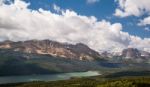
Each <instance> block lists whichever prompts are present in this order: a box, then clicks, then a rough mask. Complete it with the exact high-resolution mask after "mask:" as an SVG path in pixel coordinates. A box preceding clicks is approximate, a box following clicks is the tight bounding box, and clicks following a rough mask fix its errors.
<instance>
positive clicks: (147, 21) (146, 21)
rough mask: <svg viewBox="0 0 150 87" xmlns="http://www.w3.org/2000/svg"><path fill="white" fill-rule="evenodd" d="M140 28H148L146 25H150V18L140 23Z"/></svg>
mask: <svg viewBox="0 0 150 87" xmlns="http://www.w3.org/2000/svg"><path fill="white" fill-rule="evenodd" d="M138 25H139V26H146V25H150V16H149V17H146V18H144V19H143V20H141V21H140V23H139V24H138Z"/></svg>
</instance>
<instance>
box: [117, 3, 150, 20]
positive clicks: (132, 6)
mask: <svg viewBox="0 0 150 87" xmlns="http://www.w3.org/2000/svg"><path fill="white" fill-rule="evenodd" d="M115 1H116V2H117V3H118V8H117V9H116V11H115V14H114V15H115V16H118V17H127V16H132V15H133V16H141V15H143V14H150V0H115Z"/></svg>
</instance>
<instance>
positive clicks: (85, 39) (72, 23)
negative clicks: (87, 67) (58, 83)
mask: <svg viewBox="0 0 150 87" xmlns="http://www.w3.org/2000/svg"><path fill="white" fill-rule="evenodd" d="M29 5H30V4H29V3H25V2H24V1H21V0H15V1H14V3H12V4H11V5H6V4H3V5H1V6H0V41H4V40H13V41H25V40H31V39H38V40H43V39H50V40H55V41H59V42H67V43H72V44H75V43H79V42H81V43H84V44H86V45H88V46H89V47H91V48H93V49H95V50H97V51H101V50H107V51H108V50H109V51H118V50H121V49H123V48H126V47H128V46H129V45H132V46H133V47H138V48H140V49H143V50H144V49H146V50H149V49H150V48H149V38H147V39H141V38H140V37H135V36H132V35H129V34H128V33H127V32H123V31H122V29H123V27H122V24H120V23H113V24H112V23H110V22H109V21H106V20H101V21H98V20H97V18H96V17H94V16H89V17H88V16H84V15H79V14H78V13H76V12H75V11H71V10H68V9H66V10H62V11H61V13H60V14H57V13H52V12H51V11H47V10H43V9H41V8H40V9H39V10H31V9H28V8H27V7H28V6H29ZM56 7H57V6H56ZM59 9H60V8H59ZM59 9H56V8H55V10H59Z"/></svg>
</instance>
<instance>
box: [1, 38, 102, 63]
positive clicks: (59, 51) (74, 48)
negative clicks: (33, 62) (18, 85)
mask: <svg viewBox="0 0 150 87" xmlns="http://www.w3.org/2000/svg"><path fill="white" fill-rule="evenodd" d="M0 49H10V50H12V51H17V52H24V53H35V54H46V55H51V56H54V57H62V58H69V59H77V60H90V61H91V60H95V59H98V58H100V57H101V56H100V54H99V53H98V52H96V51H94V50H92V49H91V48H89V47H88V46H86V45H84V44H82V43H77V44H75V45H72V44H65V43H59V42H55V41H50V40H41V41H39V40H30V41H24V42H21V41H20V42H12V41H5V42H1V43H0Z"/></svg>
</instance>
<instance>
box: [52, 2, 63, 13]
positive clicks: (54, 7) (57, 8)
mask: <svg viewBox="0 0 150 87" xmlns="http://www.w3.org/2000/svg"><path fill="white" fill-rule="evenodd" d="M53 9H54V10H55V11H56V12H58V13H59V12H61V11H62V10H61V8H60V7H59V6H57V5H56V4H53Z"/></svg>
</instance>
